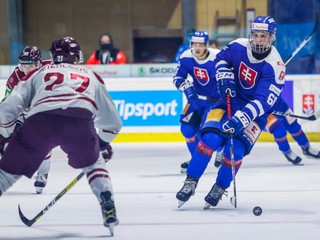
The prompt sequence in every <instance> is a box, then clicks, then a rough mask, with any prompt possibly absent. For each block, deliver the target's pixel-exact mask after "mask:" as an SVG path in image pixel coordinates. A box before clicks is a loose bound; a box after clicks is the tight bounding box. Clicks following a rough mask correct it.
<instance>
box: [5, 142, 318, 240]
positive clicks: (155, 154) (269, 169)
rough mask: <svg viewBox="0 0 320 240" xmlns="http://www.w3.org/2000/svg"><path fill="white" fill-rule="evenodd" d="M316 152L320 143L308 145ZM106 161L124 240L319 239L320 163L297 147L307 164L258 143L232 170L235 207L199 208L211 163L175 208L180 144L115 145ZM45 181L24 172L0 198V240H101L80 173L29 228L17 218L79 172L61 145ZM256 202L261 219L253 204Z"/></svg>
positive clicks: (183, 154)
mask: <svg viewBox="0 0 320 240" xmlns="http://www.w3.org/2000/svg"><path fill="white" fill-rule="evenodd" d="M312 146H313V147H315V148H317V149H320V143H313V144H312ZM113 147H114V152H115V154H114V159H112V160H111V162H109V163H108V169H109V172H110V175H111V178H112V181H113V186H114V192H115V201H116V207H117V212H118V217H119V219H120V224H119V225H118V226H117V227H116V228H115V236H114V237H113V238H114V239H115V240H116V239H119V240H120V239H121V240H164V239H166V240H171V239H172V240H180V239H181V240H189V239H190V240H193V239H197V240H202V239H203V240H209V239H216V240H229V239H233V240H241V239H245V240H251V239H255V240H256V239H259V240H271V239H272V240H286V239H288V240H302V239H305V240H308V239H311V240H316V239H319V238H320V160H314V159H308V158H306V157H304V156H303V155H302V153H301V150H300V148H299V147H298V145H297V144H292V148H293V150H294V151H295V152H296V153H297V154H299V155H300V156H301V157H303V163H304V166H293V165H292V164H291V163H289V162H288V161H287V160H286V159H285V158H284V157H283V156H282V154H281V153H280V152H279V151H278V149H277V147H276V145H275V143H258V144H257V145H256V147H255V149H254V150H253V152H252V153H251V155H249V156H248V157H246V158H245V160H244V161H243V165H242V167H241V170H240V172H239V174H238V175H237V179H236V180H237V195H238V208H237V209H234V208H233V206H232V205H231V204H230V202H229V198H230V196H232V194H233V191H232V187H231V189H229V197H224V198H223V200H222V201H221V202H220V203H219V205H218V206H217V207H216V208H211V209H209V210H206V211H204V210H203V206H204V200H203V198H204V197H205V195H206V194H207V192H208V191H209V190H210V188H211V186H212V184H213V183H214V182H215V177H216V174H217V169H216V168H215V167H214V166H213V162H211V163H210V164H209V166H208V168H207V171H206V172H205V174H204V175H203V177H202V178H201V180H200V182H199V184H198V187H197V190H196V194H195V195H194V196H193V197H192V198H191V199H190V200H189V201H188V202H187V203H185V204H184V205H183V206H182V207H181V208H180V209H178V208H177V200H176V198H175V194H176V192H177V191H178V190H179V189H180V188H181V187H182V185H183V181H184V179H185V176H184V175H182V174H180V173H179V170H180V167H179V166H180V163H181V162H183V161H185V160H188V158H189V155H188V153H187V150H186V147H185V145H184V144H183V143H170V144H168V143H167V144H163V143H161V144H156V143H152V144H122V143H118V144H113ZM52 159H53V160H52V163H51V166H52V168H51V171H50V174H49V179H48V185H47V187H46V188H45V189H44V192H43V194H42V195H37V194H35V189H34V187H33V183H34V179H31V180H30V179H28V178H25V177H23V178H22V179H20V181H18V182H17V183H16V184H15V185H14V186H13V187H12V188H10V189H9V190H8V191H7V192H6V193H5V194H3V196H2V197H0V239H28V240H29V239H30V240H31V239H32V240H38V239H71V240H73V239H105V238H106V237H107V235H108V234H109V232H108V230H107V229H106V228H105V227H103V226H102V218H101V213H100V207H99V205H98V202H97V200H96V198H95V196H94V195H93V194H92V193H91V190H90V188H89V186H88V184H87V180H86V178H85V177H84V178H83V179H81V180H80V182H78V183H77V184H76V185H75V186H74V187H73V188H72V189H71V190H70V192H68V193H67V194H66V195H64V196H63V197H62V198H61V199H60V200H59V201H58V202H57V203H56V204H55V205H54V206H53V207H52V208H51V209H49V211H48V212H46V213H45V214H44V216H42V217H41V218H40V219H39V220H38V221H37V222H36V223H35V224H34V225H33V226H32V227H27V226H25V225H24V224H23V223H22V222H21V220H20V218H19V215H18V204H21V208H22V211H23V213H24V214H25V216H26V217H27V218H29V219H31V218H33V217H34V216H36V214H37V213H38V212H39V211H41V210H42V209H43V208H44V207H45V206H46V205H47V204H48V203H49V202H50V201H51V200H52V199H53V198H54V197H55V196H56V195H57V194H58V193H59V192H60V191H61V190H62V189H63V188H64V187H65V186H66V185H67V184H68V183H69V182H70V181H71V180H72V179H73V178H75V177H76V176H77V175H78V174H79V170H74V169H72V168H71V167H69V166H68V165H67V161H66V159H67V158H66V156H65V154H64V153H63V152H62V151H61V150H60V149H55V150H54V151H53V157H52ZM255 206H261V207H262V209H263V213H262V215H261V216H254V215H253V214H252V209H253V208H254V207H255Z"/></svg>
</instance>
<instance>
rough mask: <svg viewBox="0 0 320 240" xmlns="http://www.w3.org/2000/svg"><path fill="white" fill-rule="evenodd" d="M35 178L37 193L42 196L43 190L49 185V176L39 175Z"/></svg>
mask: <svg viewBox="0 0 320 240" xmlns="http://www.w3.org/2000/svg"><path fill="white" fill-rule="evenodd" d="M35 178H36V181H35V182H34V186H35V187H36V193H37V194H41V193H42V190H43V188H44V187H45V186H46V185H47V179H48V174H41V173H38V174H37V176H36V177H35Z"/></svg>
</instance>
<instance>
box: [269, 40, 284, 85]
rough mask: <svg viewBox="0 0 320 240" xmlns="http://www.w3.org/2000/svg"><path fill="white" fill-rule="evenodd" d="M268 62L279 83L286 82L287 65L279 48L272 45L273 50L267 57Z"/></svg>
mask: <svg viewBox="0 0 320 240" xmlns="http://www.w3.org/2000/svg"><path fill="white" fill-rule="evenodd" d="M265 61H266V62H267V63H269V64H270V66H271V67H272V68H273V71H274V74H275V80H276V83H277V84H284V77H285V73H286V65H285V64H284V62H283V60H282V58H281V56H280V54H279V52H278V50H277V49H276V48H275V47H274V46H272V49H271V52H270V54H269V55H268V57H267V58H266V59H265Z"/></svg>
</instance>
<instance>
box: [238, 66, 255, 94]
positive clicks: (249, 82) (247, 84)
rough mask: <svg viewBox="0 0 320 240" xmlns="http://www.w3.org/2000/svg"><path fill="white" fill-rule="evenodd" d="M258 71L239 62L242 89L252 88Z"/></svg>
mask: <svg viewBox="0 0 320 240" xmlns="http://www.w3.org/2000/svg"><path fill="white" fill-rule="evenodd" d="M257 75H258V73H257V72H256V71H255V70H253V69H252V68H250V67H248V66H247V65H246V64H245V63H244V62H241V63H240V69H239V79H240V84H241V86H242V87H243V88H244V89H250V88H253V87H254V85H255V84H256V78H257Z"/></svg>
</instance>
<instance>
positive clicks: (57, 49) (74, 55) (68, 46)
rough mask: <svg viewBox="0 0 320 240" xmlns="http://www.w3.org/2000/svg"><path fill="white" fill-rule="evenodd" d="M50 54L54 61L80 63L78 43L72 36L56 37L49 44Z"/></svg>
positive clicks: (80, 56) (80, 54) (80, 55)
mask: <svg viewBox="0 0 320 240" xmlns="http://www.w3.org/2000/svg"><path fill="white" fill-rule="evenodd" d="M50 54H51V58H52V61H53V62H54V63H56V64H57V63H71V64H74V63H81V62H83V55H82V52H81V50H80V45H79V44H78V43H77V41H76V40H75V39H74V38H73V37H64V38H57V39H56V40H54V41H53V42H52V44H51V48H50Z"/></svg>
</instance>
